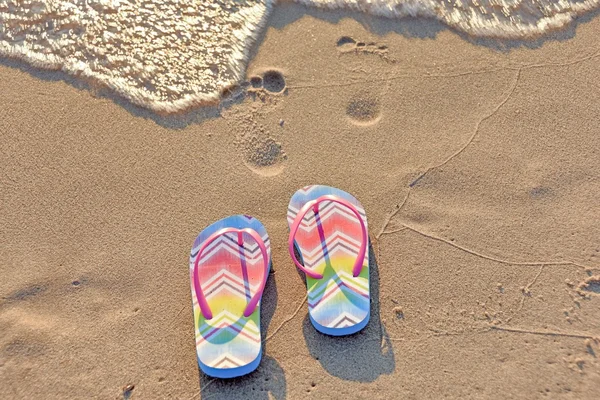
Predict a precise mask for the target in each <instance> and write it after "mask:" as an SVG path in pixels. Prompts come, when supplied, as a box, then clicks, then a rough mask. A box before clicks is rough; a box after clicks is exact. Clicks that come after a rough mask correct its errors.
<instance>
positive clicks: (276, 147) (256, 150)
mask: <svg viewBox="0 0 600 400" xmlns="http://www.w3.org/2000/svg"><path fill="white" fill-rule="evenodd" d="M243 148H244V164H245V165H246V166H247V167H248V168H249V169H250V170H251V171H252V172H254V173H256V174H258V175H262V176H275V175H279V174H280V173H281V172H282V171H283V170H284V168H285V161H286V160H287V155H286V154H285V152H284V151H283V148H282V147H281V144H279V143H277V142H276V141H275V140H273V139H272V138H270V137H267V138H260V137H257V136H251V137H249V138H248V139H245V140H244V143H243Z"/></svg>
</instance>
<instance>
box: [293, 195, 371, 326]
mask: <svg viewBox="0 0 600 400" xmlns="http://www.w3.org/2000/svg"><path fill="white" fill-rule="evenodd" d="M287 219H288V225H289V226H290V236H289V251H290V256H291V257H292V260H293V261H294V263H295V264H296V266H297V267H298V268H299V269H300V270H302V271H303V272H304V273H305V274H306V286H307V290H308V311H309V316H310V320H311V322H312V324H313V325H314V327H315V328H316V329H317V330H318V331H319V332H322V333H325V334H327V335H333V336H342V335H350V334H352V333H355V332H358V331H360V330H361V329H362V328H364V327H365V326H366V325H367V323H368V322H369V315H370V312H369V308H370V307H369V306H370V294H369V251H368V245H369V235H368V231H367V217H366V215H365V211H364V208H363V206H362V205H361V204H360V203H359V201H358V200H356V199H355V198H354V197H353V196H352V195H350V194H348V193H346V192H344V191H342V190H340V189H336V188H332V187H329V186H320V185H314V186H306V187H305V188H302V189H300V190H298V191H297V192H296V193H294V195H293V196H292V199H291V200H290V204H289V206H288V213H287ZM294 248H296V249H297V250H298V253H300V256H301V262H299V261H298V260H297V259H296V255H295V253H294Z"/></svg>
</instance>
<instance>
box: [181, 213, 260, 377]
mask: <svg viewBox="0 0 600 400" xmlns="http://www.w3.org/2000/svg"><path fill="white" fill-rule="evenodd" d="M270 265H271V248H270V244H269V235H267V231H266V229H265V227H264V226H263V225H262V224H261V223H260V222H259V221H258V220H257V219H256V218H253V217H250V216H247V215H234V216H231V217H228V218H225V219H222V220H220V221H217V222H215V223H214V224H212V225H210V226H209V227H207V228H206V229H204V230H203V231H202V232H200V234H199V235H198V237H197V238H196V240H195V241H194V245H193V246H192V251H191V253H190V280H191V287H192V302H193V308H194V327H195V337H196V353H197V355H198V365H199V366H200V369H201V370H202V371H203V372H204V373H205V374H207V375H210V376H213V377H216V378H234V377H237V376H242V375H245V374H248V373H250V372H252V371H254V370H255V369H256V368H257V367H258V364H259V363H260V360H261V357H262V350H261V344H262V341H261V334H260V299H261V297H262V294H263V290H264V288H265V284H266V282H267V278H268V277H269V270H270Z"/></svg>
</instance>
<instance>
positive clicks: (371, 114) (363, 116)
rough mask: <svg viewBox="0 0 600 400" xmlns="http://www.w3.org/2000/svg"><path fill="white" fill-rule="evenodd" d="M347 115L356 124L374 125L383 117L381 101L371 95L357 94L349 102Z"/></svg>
mask: <svg viewBox="0 0 600 400" xmlns="http://www.w3.org/2000/svg"><path fill="white" fill-rule="evenodd" d="M346 115H347V116H348V118H349V119H350V121H352V122H353V123H354V124H355V125H362V126H365V125H373V124H375V123H377V122H378V121H379V120H380V119H381V110H380V107H379V102H378V101H377V99H376V98H375V97H373V96H370V95H364V94H360V95H357V96H355V97H353V98H352V99H350V102H348V105H347V106H346Z"/></svg>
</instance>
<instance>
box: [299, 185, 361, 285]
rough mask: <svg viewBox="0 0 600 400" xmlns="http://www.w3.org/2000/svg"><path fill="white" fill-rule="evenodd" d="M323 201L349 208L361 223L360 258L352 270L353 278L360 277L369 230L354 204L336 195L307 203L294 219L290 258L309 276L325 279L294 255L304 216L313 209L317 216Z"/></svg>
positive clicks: (325, 196)
mask: <svg viewBox="0 0 600 400" xmlns="http://www.w3.org/2000/svg"><path fill="white" fill-rule="evenodd" d="M323 201H332V202H334V203H338V204H341V205H343V206H346V207H347V208H349V209H350V211H352V212H353V213H354V215H356V217H357V218H358V222H360V227H361V229H362V242H361V244H360V251H359V252H358V257H357V258H356V262H355V263H354V267H353V268H352V276H354V277H355V278H356V277H357V276H358V275H360V271H362V268H363V264H364V261H365V253H366V252H367V243H368V239H369V237H368V233H367V228H366V227H365V223H364V221H363V219H362V217H361V216H360V213H359V212H358V210H357V209H356V208H355V207H354V206H353V205H352V203H350V202H349V201H347V200H344V199H342V198H341V197H337V196H334V195H324V196H321V197H319V198H318V199H315V200H312V201H309V202H308V203H306V204H305V205H304V207H302V208H301V209H300V211H298V214H297V215H296V219H294V223H293V224H292V227H291V228H290V237H289V239H288V243H289V248H288V249H289V251H290V256H291V257H292V260H293V261H294V264H296V267H298V268H299V269H300V270H301V271H303V272H304V273H305V274H306V275H308V276H310V277H311V278H314V279H321V278H323V274H319V273H316V272H314V271H313V270H311V269H308V268H306V267H304V266H303V265H302V264H300V263H299V262H298V260H297V259H296V254H295V253H294V238H295V237H296V233H297V232H298V228H299V227H300V224H301V223H302V220H303V219H304V216H305V215H306V213H307V212H308V210H310V209H311V208H312V209H313V212H314V213H315V215H316V214H317V212H318V211H319V203H321V202H323Z"/></svg>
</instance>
